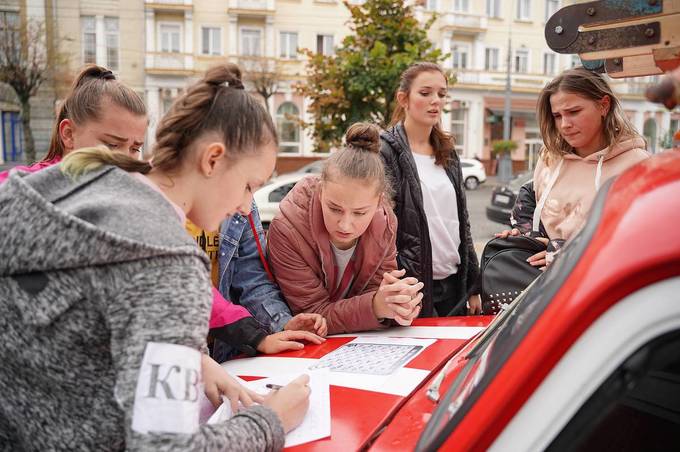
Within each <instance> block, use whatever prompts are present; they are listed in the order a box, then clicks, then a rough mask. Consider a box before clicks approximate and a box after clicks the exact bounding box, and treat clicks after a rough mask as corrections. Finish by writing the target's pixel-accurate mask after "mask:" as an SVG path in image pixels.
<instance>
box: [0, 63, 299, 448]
mask: <svg viewBox="0 0 680 452" xmlns="http://www.w3.org/2000/svg"><path fill="white" fill-rule="evenodd" d="M187 116H190V117H191V118H192V120H189V121H186V123H185V122H183V118H185V117H187ZM178 124H185V125H187V126H190V127H189V128H186V129H176V126H177V125H178ZM157 135H158V138H159V139H158V140H157V141H158V148H157V149H156V151H155V152H154V158H153V165H151V164H149V163H147V162H143V161H139V160H137V159H135V158H132V157H130V156H127V155H125V154H123V153H119V152H112V151H110V150H108V149H105V148H87V149H82V150H79V151H77V152H71V153H69V154H68V155H67V157H66V158H65V159H64V161H63V162H62V163H61V164H60V165H56V166H53V167H50V168H46V169H44V170H42V171H40V172H37V173H35V174H25V173H21V172H15V173H12V174H11V175H10V177H9V179H8V181H7V182H6V183H5V184H3V185H1V186H0V229H1V230H2V231H3V234H2V235H1V236H0V309H1V310H2V311H3V328H2V329H1V330H0V343H2V346H1V347H0V358H1V359H2V361H3V366H2V368H1V369H0V402H1V406H2V410H0V446H5V447H4V448H7V447H10V445H11V448H15V449H16V448H19V449H32V448H36V447H41V448H46V449H72V448H83V449H92V450H100V449H106V450H123V449H136V450H139V449H143V450H171V449H172V450H206V449H211V450H253V449H257V450H278V449H280V448H281V447H283V441H284V432H285V431H288V430H290V429H292V428H294V427H295V426H296V425H297V424H298V423H299V422H300V421H301V420H302V418H303V416H304V413H305V412H306V409H307V406H308V397H309V389H308V387H307V386H306V382H307V377H301V378H299V379H298V380H296V381H294V382H293V383H291V384H290V385H288V386H286V387H284V388H283V389H281V390H279V391H276V392H275V393H274V394H273V395H270V396H269V397H267V398H266V399H265V400H264V401H263V404H262V405H261V406H251V407H247V408H244V409H242V410H240V411H238V412H237V413H236V415H235V416H234V417H232V418H231V419H230V420H228V421H226V422H224V423H219V424H214V425H199V423H198V418H199V393H200V391H201V390H202V388H201V380H202V361H203V360H204V358H202V356H204V355H202V353H201V352H202V351H205V350H206V344H205V338H206V336H207V328H208V321H209V317H210V310H211V305H212V303H213V297H212V293H211V284H210V277H209V263H208V260H207V257H206V256H205V254H204V253H203V252H202V251H201V250H200V249H199V248H198V247H197V246H196V244H195V242H194V241H193V239H192V238H191V237H190V236H189V235H188V234H187V233H186V230H185V229H184V223H185V219H186V218H189V219H191V221H192V222H194V223H195V224H196V225H198V226H200V227H203V228H205V229H211V230H212V229H216V228H217V227H218V226H219V224H220V222H221V221H222V220H223V219H224V218H225V217H226V216H227V215H230V214H233V213H235V212H242V213H247V211H248V209H249V208H250V205H251V201H252V192H253V191H254V190H256V189H257V188H258V187H259V186H261V185H262V184H264V182H265V181H266V180H267V179H268V178H269V176H270V175H271V173H272V171H273V169H274V164H275V160H276V150H277V143H276V133H275V130H274V126H273V124H272V122H271V118H270V117H269V115H268V114H267V113H266V111H265V110H264V108H263V107H262V106H261V105H260V104H259V103H258V102H257V101H256V100H255V99H254V98H252V97H251V96H250V95H249V94H248V93H246V92H245V91H244V90H243V89H242V84H241V81H240V71H239V70H238V68H236V67H235V66H233V65H224V66H219V67H216V68H213V69H211V70H209V71H208V72H207V73H206V75H205V76H204V77H203V78H202V79H201V80H200V81H198V82H197V83H196V84H194V85H193V86H192V87H190V88H189V89H188V91H187V92H186V93H185V94H184V95H183V96H182V97H181V98H180V99H179V100H178V101H177V102H176V103H175V104H174V105H173V107H172V108H171V111H170V112H169V114H168V115H167V116H166V118H164V119H163V120H162V121H161V123H160V125H159V127H158V134H157ZM245 404H246V405H247V404H248V403H247V401H246V403H245ZM0 448H3V447H0Z"/></svg>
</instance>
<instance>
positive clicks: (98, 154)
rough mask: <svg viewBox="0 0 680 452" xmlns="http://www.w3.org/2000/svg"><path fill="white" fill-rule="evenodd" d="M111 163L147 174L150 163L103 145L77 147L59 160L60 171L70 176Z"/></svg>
mask: <svg viewBox="0 0 680 452" xmlns="http://www.w3.org/2000/svg"><path fill="white" fill-rule="evenodd" d="M105 165H112V166H117V167H118V168H120V169H122V170H125V171H127V172H131V173H142V174H148V173H149V171H151V163H149V162H145V161H143V160H137V159H134V158H132V157H130V156H129V155H127V154H125V153H123V152H115V151H111V150H110V149H108V148H106V147H104V146H97V147H92V148H83V149H78V150H77V151H74V152H71V153H69V154H68V155H67V156H66V157H64V160H63V161H62V162H61V171H62V172H63V173H64V174H66V175H67V176H70V177H72V178H74V179H75V178H77V177H79V176H81V175H83V174H85V173H88V172H90V171H94V170H96V169H98V168H100V167H102V166H105Z"/></svg>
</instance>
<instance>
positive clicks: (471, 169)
mask: <svg viewBox="0 0 680 452" xmlns="http://www.w3.org/2000/svg"><path fill="white" fill-rule="evenodd" d="M460 166H461V169H462V170H463V183H464V184H465V188H467V189H468V190H476V189H477V187H479V184H483V183H484V181H486V170H485V169H484V165H482V162H480V161H479V160H475V159H460Z"/></svg>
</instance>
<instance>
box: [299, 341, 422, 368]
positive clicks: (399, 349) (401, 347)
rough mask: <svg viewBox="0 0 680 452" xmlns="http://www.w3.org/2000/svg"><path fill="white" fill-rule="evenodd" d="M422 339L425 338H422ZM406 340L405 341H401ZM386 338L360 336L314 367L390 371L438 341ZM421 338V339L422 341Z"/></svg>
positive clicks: (328, 355)
mask: <svg viewBox="0 0 680 452" xmlns="http://www.w3.org/2000/svg"><path fill="white" fill-rule="evenodd" d="M421 341H422V340H421ZM401 342H405V343H401ZM414 342H415V341H413V340H411V341H403V340H402V341H397V340H395V339H383V338H369V337H363V338H357V339H355V340H354V341H352V342H349V343H347V344H345V345H343V346H342V347H340V348H338V349H336V350H334V351H332V352H331V353H329V354H327V355H325V356H324V357H323V358H321V359H320V360H319V362H318V363H317V364H315V365H314V366H312V367H310V369H330V370H331V371H332V372H349V373H357V374H369V375H390V374H392V373H394V372H395V371H396V370H397V369H399V368H401V367H403V366H404V365H405V364H406V363H408V362H409V361H410V360H411V359H413V357H415V356H416V355H417V354H418V353H420V352H421V351H422V350H423V349H424V348H425V347H427V346H428V345H430V344H431V343H432V342H434V341H427V340H426V341H424V342H425V343H418V342H416V343H414ZM419 342H420V341H419Z"/></svg>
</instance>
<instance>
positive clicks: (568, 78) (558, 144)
mask: <svg viewBox="0 0 680 452" xmlns="http://www.w3.org/2000/svg"><path fill="white" fill-rule="evenodd" d="M558 91H562V92H565V93H571V94H576V95H578V96H581V97H584V98H586V99H590V100H592V101H596V102H598V101H600V100H602V98H604V96H609V99H610V106H609V111H608V112H607V114H606V115H605V117H604V122H603V125H602V132H603V133H604V138H605V141H606V142H607V143H608V145H609V146H613V145H615V144H617V143H619V142H621V141H623V140H626V139H630V138H633V137H639V136H640V135H639V134H638V133H637V132H636V130H635V127H634V126H633V124H631V122H630V121H629V120H628V118H627V117H626V115H625V113H624V112H623V108H622V107H621V103H620V102H619V100H618V99H617V97H616V96H615V95H614V92H613V91H612V89H611V87H610V86H609V84H608V83H607V81H606V80H605V79H604V77H603V76H602V75H600V74H597V73H595V72H591V71H589V70H587V69H585V68H583V67H577V68H573V69H567V70H566V71H564V72H562V74H560V75H559V76H557V77H555V78H554V79H553V80H552V81H550V83H548V84H547V85H546V86H545V88H543V91H541V94H540V96H539V98H538V112H537V119H538V124H539V127H540V129H541V136H542V137H543V145H544V147H543V150H542V151H541V152H542V154H543V155H544V156H545V157H546V158H547V159H548V160H552V159H557V158H560V157H561V156H563V155H566V154H570V153H572V152H574V148H573V147H571V145H570V144H569V143H567V142H566V140H565V139H564V138H562V135H561V134H560V132H559V130H557V126H556V125H555V118H553V115H552V107H551V105H550V97H551V96H552V95H553V94H555V93H557V92H558Z"/></svg>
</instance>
